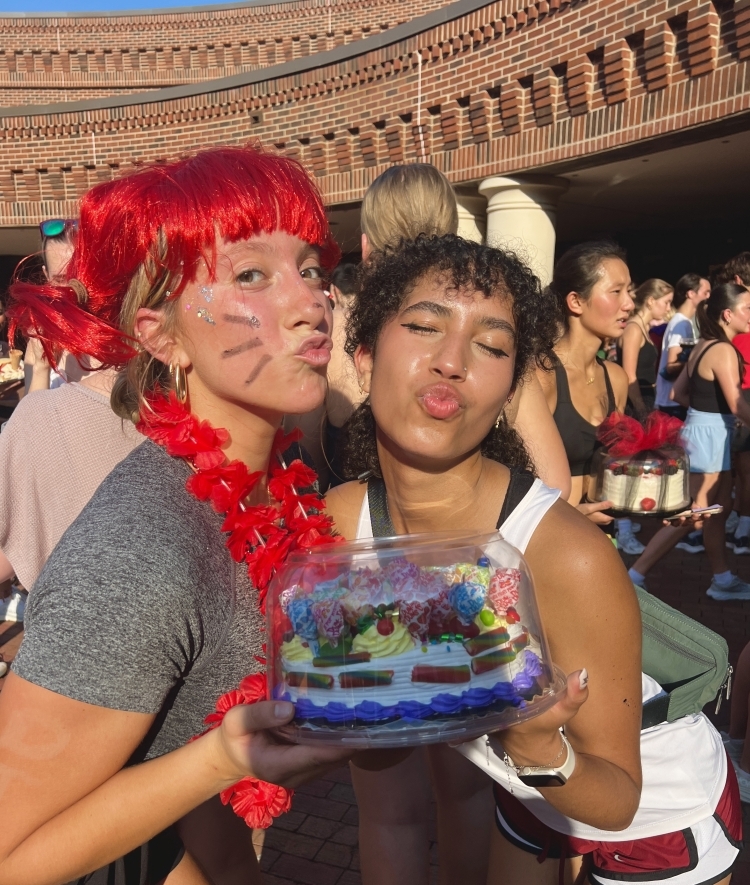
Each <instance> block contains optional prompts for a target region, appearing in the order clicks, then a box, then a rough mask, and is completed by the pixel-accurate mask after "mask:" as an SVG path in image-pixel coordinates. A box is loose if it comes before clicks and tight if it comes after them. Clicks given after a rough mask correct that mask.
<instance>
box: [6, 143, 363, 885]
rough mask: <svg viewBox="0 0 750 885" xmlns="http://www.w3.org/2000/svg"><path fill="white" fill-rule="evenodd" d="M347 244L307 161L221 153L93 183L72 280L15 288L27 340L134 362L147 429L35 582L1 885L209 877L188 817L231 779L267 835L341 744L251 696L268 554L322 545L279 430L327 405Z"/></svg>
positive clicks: (9, 737) (11, 723)
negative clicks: (332, 224)
mask: <svg viewBox="0 0 750 885" xmlns="http://www.w3.org/2000/svg"><path fill="white" fill-rule="evenodd" d="M337 257H338V249H337V247H336V245H335V243H334V241H333V240H332V238H331V235H330V231H329V228H328V224H327V222H326V218H325V212H324V210H323V205H322V202H321V200H320V196H319V194H318V192H317V191H316V190H315V187H314V186H313V184H312V183H311V181H310V180H309V179H308V177H307V175H306V173H305V172H304V170H303V169H302V167H301V166H299V165H298V164H297V163H295V162H294V161H292V160H289V159H285V158H281V157H274V156H270V155H265V154H262V153H260V152H259V151H256V150H254V149H251V148H215V149H212V150H207V151H202V152H199V153H197V154H195V155H194V156H191V157H187V158H184V159H182V160H179V161H177V162H174V163H170V164H167V165H164V166H151V167H147V168H145V169H143V170H141V171H138V172H135V173H133V174H131V175H128V176H125V177H123V178H120V179H117V180H114V181H111V182H106V183H103V184H99V185H97V186H96V187H94V188H93V189H92V190H91V191H89V192H88V193H87V194H86V195H84V197H83V198H82V201H81V206H80V225H79V233H78V237H77V239H76V243H75V250H74V252H73V256H72V258H71V260H70V262H69V264H68V265H67V267H66V269H65V276H64V279H57V280H50V281H49V282H48V283H47V284H45V285H41V286H37V285H31V284H28V283H16V284H14V286H13V289H12V293H11V294H12V297H13V306H12V308H11V310H10V312H9V313H10V318H11V330H12V327H13V326H14V325H15V326H18V327H20V328H21V329H23V330H25V331H27V332H29V333H33V334H34V335H35V336H36V337H38V338H39V339H40V340H41V342H42V345H43V347H44V350H45V354H46V356H47V357H48V358H49V359H50V361H51V362H52V364H54V362H55V357H56V356H59V352H60V351H61V350H63V349H64V350H66V351H68V352H69V353H73V354H76V355H80V354H82V353H86V354H90V355H92V356H93V357H94V358H96V359H97V360H98V361H99V362H100V363H101V364H102V366H103V367H116V368H118V369H119V370H120V373H119V376H118V379H117V382H116V384H115V387H114V389H113V392H112V398H111V402H112V405H113V407H114V408H115V410H116V412H117V413H118V414H119V415H120V416H121V417H122V418H123V419H124V420H128V421H134V422H138V423H137V429H138V430H139V431H140V432H141V433H142V434H143V435H144V436H145V437H147V439H145V441H144V442H143V443H142V444H141V445H140V446H138V447H137V448H136V449H135V450H134V451H133V452H132V453H131V454H130V455H129V456H128V457H126V458H125V459H124V460H123V461H121V462H120V464H119V465H118V466H117V467H115V469H114V470H113V471H112V472H111V473H110V474H109V476H108V477H107V478H106V479H105V480H104V481H103V483H102V484H101V485H100V486H99V488H98V489H97V491H96V492H95V493H94V495H93V497H92V498H91V500H90V501H89V503H88V504H87V505H86V506H85V508H84V510H83V512H82V513H81V514H80V516H79V517H78V519H77V520H76V521H75V522H74V523H73V525H72V526H71V527H70V528H69V529H68V530H67V531H66V533H65V534H64V536H63V537H62V539H61V540H60V542H59V544H58V545H57V547H56V548H55V550H54V551H53V552H52V554H51V556H50V557H49V559H48V560H47V562H46V565H45V566H44V568H43V570H42V572H41V574H40V575H39V577H38V579H37V581H36V583H35V585H34V588H33V593H32V594H31V597H30V600H31V601H30V603H29V605H28V610H27V617H26V632H25V636H24V641H23V643H22V645H21V648H20V651H19V653H18V656H17V657H16V660H15V662H14V666H13V671H12V672H11V673H10V675H8V677H7V679H6V682H5V685H4V687H3V692H2V695H0V747H2V753H3V778H2V780H1V781H0V797H1V798H2V800H3V801H4V802H5V803H6V805H9V806H12V808H13V813H12V815H11V816H10V817H9V818H8V820H7V821H6V822H5V825H4V826H3V828H2V830H1V831H0V883H2V885H60V883H66V882H71V881H75V882H78V883H84V882H85V883H86V885H108V883H115V885H156V883H161V882H164V881H166V882H167V883H168V885H172V883H174V885H187V883H190V885H199V883H200V885H206V883H207V881H208V880H207V879H206V877H205V876H204V875H203V873H202V872H201V870H200V869H199V866H198V865H197V864H196V863H195V861H194V860H193V858H192V856H191V855H190V854H189V853H185V852H184V849H183V846H182V843H181V840H180V838H179V837H178V834H177V833H176V831H175V829H174V827H173V826H172V825H173V824H174V823H175V821H177V820H178V819H180V818H183V817H184V816H185V815H188V814H189V813H190V812H192V811H193V809H196V808H197V807H199V806H203V807H205V803H207V802H209V801H210V800H213V801H215V802H218V798H217V797H218V794H219V793H221V794H222V799H223V800H224V801H225V802H231V803H232V805H233V807H234V808H235V810H237V811H238V812H240V813H241V815H242V816H243V817H245V819H246V821H248V822H249V823H251V824H253V825H256V826H258V825H262V826H268V824H269V823H270V821H271V818H272V816H273V815H275V814H278V813H280V812H281V811H283V810H285V809H286V808H287V807H288V804H289V797H288V794H286V792H285V791H284V790H283V789H281V788H280V787H279V786H277V785H279V784H283V785H287V786H290V785H293V784H294V783H295V782H298V781H299V780H301V779H303V778H304V777H305V776H312V775H313V774H314V773H316V772H317V771H319V770H320V766H321V765H323V766H325V765H326V764H331V763H335V764H340V761H341V760H342V759H343V758H346V757H348V756H349V755H350V754H348V753H347V752H346V751H341V750H339V749H335V748H334V749H323V750H321V749H312V748H304V747H295V746H291V745H285V746H284V745H279V744H278V743H277V742H276V741H275V740H274V739H273V738H272V736H271V735H270V733H269V732H268V731H267V729H269V728H271V727H273V726H277V725H279V724H283V723H286V722H288V721H289V720H290V719H291V718H292V716H293V713H294V708H293V706H292V705H291V704H285V703H266V702H261V703H259V704H257V705H255V704H253V706H249V705H250V704H251V703H253V702H254V701H257V700H259V699H260V698H264V697H265V682H264V679H263V678H262V676H261V674H260V669H261V666H260V664H259V663H258V662H259V660H260V657H259V656H260V655H261V654H262V648H263V626H262V625H263V617H262V610H263V592H264V590H265V589H266V587H267V584H268V580H269V577H270V574H272V572H273V569H274V568H275V567H276V566H277V565H278V560H279V558H280V557H279V556H274V553H273V551H274V550H278V549H282V550H284V549H294V548H295V547H296V546H304V547H307V546H309V542H312V543H315V542H316V541H320V542H326V541H330V540H331V536H330V524H329V521H327V518H326V517H325V516H324V515H323V514H321V513H320V509H321V505H320V502H319V501H318V500H317V499H316V498H315V497H313V496H309V495H302V489H304V488H305V487H307V486H309V485H310V484H311V482H312V479H313V478H314V474H313V475H311V471H309V470H307V469H306V468H305V467H304V466H303V465H302V464H301V463H300V462H299V461H296V462H289V463H287V462H285V461H284V452H285V450H286V446H285V444H284V439H283V437H282V436H279V435H278V430H279V426H280V424H281V419H282V417H283V414H284V413H285V412H305V411H308V410H310V409H312V408H315V407H316V406H318V405H319V404H320V403H321V402H322V400H323V396H324V394H325V371H326V365H327V363H328V360H329V358H330V346H331V341H330V337H329V335H328V330H329V328H330V321H331V313H330V308H329V305H328V301H327V299H326V297H325V293H324V289H323V279H324V276H325V271H324V268H329V269H330V268H331V267H332V266H334V265H335V263H336V260H337ZM302 499H304V501H305V503H304V507H303V508H301V509H302V510H304V511H305V513H304V517H303V515H302V513H301V509H300V504H301V503H302ZM316 504H317V506H316ZM308 517H309V518H308ZM238 685H239V688H238ZM217 702H218V703H217ZM207 728H208V729H209V730H208V731H207V733H205V734H203V732H206V730H207ZM196 737H198V738H199V739H198V740H193V738H196ZM270 782H273V783H270ZM235 881H236V880H235ZM243 881H244V882H259V881H260V872H259V870H258V867H257V863H255V859H254V858H252V866H248V867H247V868H246V870H245V876H244V877H243Z"/></svg>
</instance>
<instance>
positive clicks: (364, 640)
mask: <svg viewBox="0 0 750 885" xmlns="http://www.w3.org/2000/svg"><path fill="white" fill-rule="evenodd" d="M300 580H302V583H301V584H295V585H293V586H291V587H289V588H287V589H285V590H283V591H282V592H281V594H280V596H279V600H278V602H279V604H278V606H277V607H276V615H275V620H274V629H273V634H274V636H275V637H277V642H280V648H278V646H277V656H278V657H277V660H278V666H277V668H276V669H277V679H278V680H279V681H278V682H277V684H276V685H275V686H274V692H273V693H274V696H275V697H276V698H283V699H284V700H291V701H293V702H294V703H295V707H296V717H295V719H296V721H297V722H309V723H318V724H319V725H321V726H324V727H332V726H333V727H336V726H348V727H351V726H353V725H355V726H356V725H372V724H374V723H383V722H387V721H389V720H392V721H398V720H400V721H401V722H409V721H414V722H417V721H423V720H426V719H442V718H450V717H454V716H457V715H464V716H465V715H466V714H467V713H472V712H474V711H477V712H481V713H485V712H495V711H500V710H502V709H505V708H506V707H509V706H511V707H522V706H525V705H526V704H527V703H528V702H529V701H531V700H533V698H534V697H536V696H538V695H539V694H541V693H542V692H543V691H544V689H545V688H546V687H547V686H548V684H549V676H548V673H547V671H546V668H545V667H544V666H543V664H542V662H541V660H540V655H541V651H540V646H539V641H538V638H537V637H535V636H534V635H532V633H531V632H530V630H529V629H528V628H527V626H525V625H524V624H523V623H522V622H521V618H520V616H519V614H518V611H517V608H516V606H517V603H518V600H519V595H520V592H521V584H522V574H521V572H520V570H518V569H515V568H495V567H493V566H492V565H491V564H490V560H489V559H488V558H486V557H482V558H480V559H479V560H478V561H477V563H476V564H474V563H457V564H455V565H452V566H446V567H437V566H423V567H420V566H417V565H415V564H414V563H411V562H408V561H407V560H406V559H404V558H403V557H398V558H394V559H392V560H391V561H390V562H388V563H387V564H386V565H384V566H383V567H382V568H378V569H377V570H371V569H369V568H366V567H365V568H354V569H347V570H345V571H342V572H341V573H339V574H336V575H334V576H330V575H324V576H323V579H320V580H316V581H312V580H310V579H300Z"/></svg>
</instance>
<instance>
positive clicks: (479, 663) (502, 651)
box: [471, 646, 516, 675]
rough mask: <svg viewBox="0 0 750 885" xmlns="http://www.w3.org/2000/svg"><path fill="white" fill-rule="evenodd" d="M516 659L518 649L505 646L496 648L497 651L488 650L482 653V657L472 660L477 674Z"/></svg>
mask: <svg viewBox="0 0 750 885" xmlns="http://www.w3.org/2000/svg"><path fill="white" fill-rule="evenodd" d="M515 659H516V650H515V649H514V648H510V647H509V646H506V647H505V648H498V649H495V651H490V652H487V654H486V655H482V657H481V658H474V660H473V661H472V662H471V669H472V670H473V671H474V672H475V673H476V674H477V675H478V674H480V673H487V672H488V671H490V670H496V669H497V668H498V667H502V665H503V664H509V663H510V662H511V661H514V660H515Z"/></svg>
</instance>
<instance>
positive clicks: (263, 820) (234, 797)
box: [219, 777, 294, 830]
mask: <svg viewBox="0 0 750 885" xmlns="http://www.w3.org/2000/svg"><path fill="white" fill-rule="evenodd" d="M219 795H220V797H221V801H222V802H223V803H224V805H228V804H230V803H231V805H232V809H233V811H234V813H235V814H237V815H238V816H239V817H241V818H243V819H244V821H245V823H246V824H247V825H248V826H249V827H252V828H253V829H254V830H265V829H267V828H268V827H270V826H271V824H272V823H273V819H274V818H275V817H278V816H279V815H280V814H285V813H286V812H287V811H289V809H290V808H291V807H292V796H293V795H294V793H293V792H292V791H291V790H286V789H284V787H279V786H277V785H276V784H269V783H267V782H266V781H260V780H258V779H257V778H254V777H246V778H243V779H242V780H241V781H239V782H238V783H236V784H234V786H231V787H229V789H228V790H223V791H222V792H221V793H220V794H219Z"/></svg>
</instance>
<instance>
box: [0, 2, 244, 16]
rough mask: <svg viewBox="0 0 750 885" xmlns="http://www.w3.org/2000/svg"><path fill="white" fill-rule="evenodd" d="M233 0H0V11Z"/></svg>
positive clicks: (96, 9)
mask: <svg viewBox="0 0 750 885" xmlns="http://www.w3.org/2000/svg"><path fill="white" fill-rule="evenodd" d="M228 2H230V3H231V2H234V0H197V2H196V0H194V2H190V0H0V12H2V13H13V12H48V13H50V14H57V15H59V14H60V13H61V12H107V11H109V10H112V9H164V8H165V7H167V6H208V5H219V4H221V3H228Z"/></svg>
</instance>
